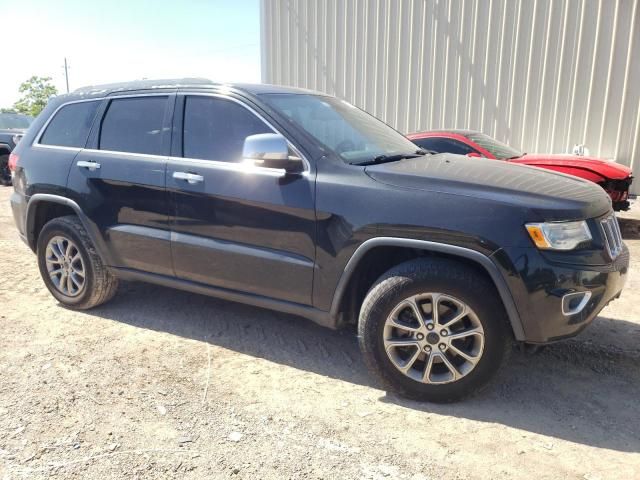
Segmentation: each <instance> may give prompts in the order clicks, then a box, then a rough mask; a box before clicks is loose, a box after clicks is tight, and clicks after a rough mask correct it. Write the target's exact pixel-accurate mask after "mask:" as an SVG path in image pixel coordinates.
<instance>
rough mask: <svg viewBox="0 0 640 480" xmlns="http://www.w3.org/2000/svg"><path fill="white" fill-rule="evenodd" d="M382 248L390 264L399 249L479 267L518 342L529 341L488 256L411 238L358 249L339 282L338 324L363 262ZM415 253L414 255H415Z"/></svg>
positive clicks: (335, 305)
mask: <svg viewBox="0 0 640 480" xmlns="http://www.w3.org/2000/svg"><path fill="white" fill-rule="evenodd" d="M378 249H383V250H384V258H387V259H388V260H387V261H392V260H390V259H393V258H394V257H393V256H391V257H390V256H389V255H388V254H387V252H388V251H389V250H388V249H395V250H396V251H398V252H401V251H404V252H407V258H406V259H410V258H416V257H419V256H420V254H423V255H424V254H436V255H441V256H445V257H448V258H452V259H458V260H461V261H463V262H464V263H467V264H470V265H472V266H475V267H476V268H478V269H479V270H480V271H481V272H483V273H485V274H486V275H487V276H488V277H489V279H490V280H491V281H492V283H493V285H494V286H495V288H496V290H497V292H498V294H499V295H500V299H501V301H502V304H503V306H504V308H505V311H506V313H507V315H508V317H509V322H510V324H511V328H512V330H513V334H514V337H515V339H516V340H518V341H523V340H524V339H525V332H524V328H523V326H522V321H521V319H520V315H519V313H518V309H517V307H516V305H515V302H514V300H513V297H512V295H511V292H510V290H509V287H508V285H507V283H506V282H505V280H504V278H503V276H502V274H501V273H500V271H499V270H498V267H497V266H496V265H495V264H494V263H493V261H492V260H491V259H490V258H489V257H488V256H487V255H484V254H483V253H480V252H478V251H476V250H472V249H469V248H465V247H460V246H457V245H450V244H444V243H438V242H431V241H427V240H416V239H408V238H395V237H377V238H372V239H369V240H366V241H365V242H363V243H362V244H361V245H360V246H359V247H358V248H357V249H356V251H355V252H354V253H353V255H352V256H351V258H350V259H349V261H348V262H347V265H346V267H345V269H344V271H343V273H342V276H341V277H340V280H339V281H338V285H337V286H336V289H335V292H334V296H333V301H332V303H331V310H330V312H329V315H330V317H331V319H332V320H333V322H335V324H340V323H342V319H341V316H342V314H343V312H344V311H345V310H348V303H349V295H348V292H349V290H350V289H351V288H352V287H353V286H354V282H357V281H358V272H359V271H361V270H360V269H361V268H363V267H362V265H363V262H366V259H367V255H368V254H370V253H371V252H374V251H376V250H378ZM411 252H413V254H412V253H411ZM398 255H399V257H402V254H398ZM396 264H397V263H396ZM391 266H393V265H391ZM364 268H366V267H364ZM389 268H390V267H389ZM387 269H388V268H385V271H386V270H387ZM356 286H357V285H356Z"/></svg>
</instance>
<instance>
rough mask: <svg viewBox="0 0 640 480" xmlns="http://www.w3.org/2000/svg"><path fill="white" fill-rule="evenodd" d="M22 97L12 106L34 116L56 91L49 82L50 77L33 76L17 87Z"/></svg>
mask: <svg viewBox="0 0 640 480" xmlns="http://www.w3.org/2000/svg"><path fill="white" fill-rule="evenodd" d="M19 91H20V93H21V94H22V98H21V99H20V100H18V101H17V102H16V103H15V104H14V105H13V108H14V109H15V110H16V111H18V112H20V113H24V114H25V115H31V116H32V117H36V116H37V115H38V114H39V113H40V112H41V111H42V109H43V108H44V107H45V105H46V104H47V101H48V100H49V98H51V97H52V96H54V95H56V94H57V93H58V90H57V89H56V87H54V86H53V85H52V84H51V77H37V76H35V75H34V76H33V77H31V78H30V79H29V80H27V81H26V82H22V84H21V85H20V89H19Z"/></svg>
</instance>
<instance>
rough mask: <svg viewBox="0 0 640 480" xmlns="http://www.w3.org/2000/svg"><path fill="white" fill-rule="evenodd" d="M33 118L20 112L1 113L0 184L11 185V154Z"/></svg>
mask: <svg viewBox="0 0 640 480" xmlns="http://www.w3.org/2000/svg"><path fill="white" fill-rule="evenodd" d="M32 121H33V118H32V117H30V116H28V115H22V114H20V113H0V185H4V186H9V185H11V172H10V171H9V155H10V154H11V152H12V151H13V149H14V148H15V146H16V144H17V143H18V142H19V141H20V139H21V138H22V135H23V134H24V132H25V131H26V130H27V128H29V125H31V122H32Z"/></svg>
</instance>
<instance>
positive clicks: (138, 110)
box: [98, 97, 168, 155]
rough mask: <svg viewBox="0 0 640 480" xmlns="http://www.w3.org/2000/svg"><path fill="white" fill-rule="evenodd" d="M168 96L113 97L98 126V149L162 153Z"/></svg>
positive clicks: (152, 153) (151, 153)
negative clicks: (163, 126) (100, 126)
mask: <svg viewBox="0 0 640 480" xmlns="http://www.w3.org/2000/svg"><path fill="white" fill-rule="evenodd" d="M167 98H168V97H139V98H119V99H114V100H112V101H111V103H110V104H109V107H108V109H107V113H106V114H105V116H104V118H103V120H102V128H101V130H100V143H99V147H98V148H99V149H100V150H113V151H115V152H131V153H146V154H149V155H162V154H163V153H165V152H163V146H162V133H163V131H162V125H163V121H164V111H165V108H166V106H167Z"/></svg>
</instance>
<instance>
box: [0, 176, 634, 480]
mask: <svg viewBox="0 0 640 480" xmlns="http://www.w3.org/2000/svg"><path fill="white" fill-rule="evenodd" d="M9 193H10V189H9V188H3V187H0V269H1V271H0V322H1V326H2V336H1V337H0V478H2V479H4V478H11V479H13V478H49V477H53V476H55V477H58V478H92V479H107V478H245V479H249V478H252V479H253V478H264V479H281V478H370V479H378V478H399V479H414V480H417V479H431V478H434V479H435V478H443V479H480V478H495V479H512V478H522V479H525V478H526V479H529V478H532V477H534V478H537V479H584V480H596V479H608V478H612V479H613V478H615V479H621V478H624V479H631V478H640V415H639V413H640V410H639V408H638V397H639V394H640V387H639V386H638V385H639V380H640V368H639V367H640V347H639V346H638V339H640V306H639V303H640V302H639V301H640V204H636V206H635V209H634V210H635V211H634V212H633V213H631V214H627V215H625V217H627V219H626V220H624V224H623V227H624V230H625V233H626V235H627V237H628V245H629V246H630V248H631V249H632V255H633V260H632V262H633V264H632V268H631V273H630V278H629V282H628V285H627V288H626V290H625V292H624V294H623V296H622V298H621V299H620V300H618V301H616V302H614V303H612V304H611V305H610V306H609V307H608V308H606V309H605V310H604V311H603V312H602V314H601V316H600V317H599V318H598V319H596V320H595V322H594V324H593V325H592V326H591V327H590V328H589V329H587V330H586V331H585V332H584V333H583V334H581V335H580V336H579V337H577V338H575V339H573V340H569V341H566V342H564V343H560V344H556V345H553V346H550V347H548V348H547V349H545V350H543V351H542V352H541V353H539V354H536V355H525V354H521V353H515V354H514V356H513V360H512V364H511V366H510V368H508V369H507V370H506V372H505V373H504V375H503V376H502V377H501V379H500V381H499V382H498V384H497V385H496V386H495V387H494V388H493V389H491V390H490V391H488V392H486V393H485V394H483V395H481V396H479V397H477V398H473V399H471V400H469V401H466V402H464V403H460V404H455V405H448V406H437V405H431V404H420V403H415V402H410V401H405V400H402V399H398V398H396V397H394V396H391V395H386V394H385V393H384V392H383V391H381V390H379V389H378V387H377V386H376V385H375V384H373V383H372V381H371V379H370V378H369V376H368V375H367V373H366V371H365V368H364V366H363V363H362V362H361V360H360V356H359V353H358V347H357V343H356V338H355V336H354V333H353V332H351V331H347V332H332V331H329V330H325V329H322V328H320V327H317V326H315V325H313V324H311V323H309V322H307V321H304V320H302V319H299V318H296V317H292V316H287V315H283V314H279V313H274V312H270V311H266V310H260V309H256V308H252V307H248V306H243V305H238V304H233V303H229V302H224V301H220V300H216V299H213V298H208V297H203V296H199V295H194V294H189V293H185V292H179V291H173V290H169V289H165V288H161V287H156V286H151V285H144V284H137V283H127V284H123V285H122V286H121V289H120V291H119V293H118V295H117V296H116V298H115V299H114V300H113V301H112V302H111V303H109V304H107V305H104V306H102V307H99V308H97V309H95V310H92V311H90V312H85V313H79V312H72V311H69V310H66V309H64V308H62V307H60V306H59V305H58V304H57V303H56V302H55V300H54V299H53V298H52V297H51V296H50V295H49V294H48V292H47V290H46V289H45V287H44V285H43V283H42V281H41V280H40V277H39V275H38V272H37V267H36V262H35V257H34V255H33V254H32V253H31V252H30V251H29V249H28V248H27V247H26V246H25V245H24V244H22V243H21V241H20V240H19V239H18V237H17V235H16V231H15V228H14V226H13V220H12V218H11V214H10V211H9V206H8V198H9ZM634 218H635V220H634Z"/></svg>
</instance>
